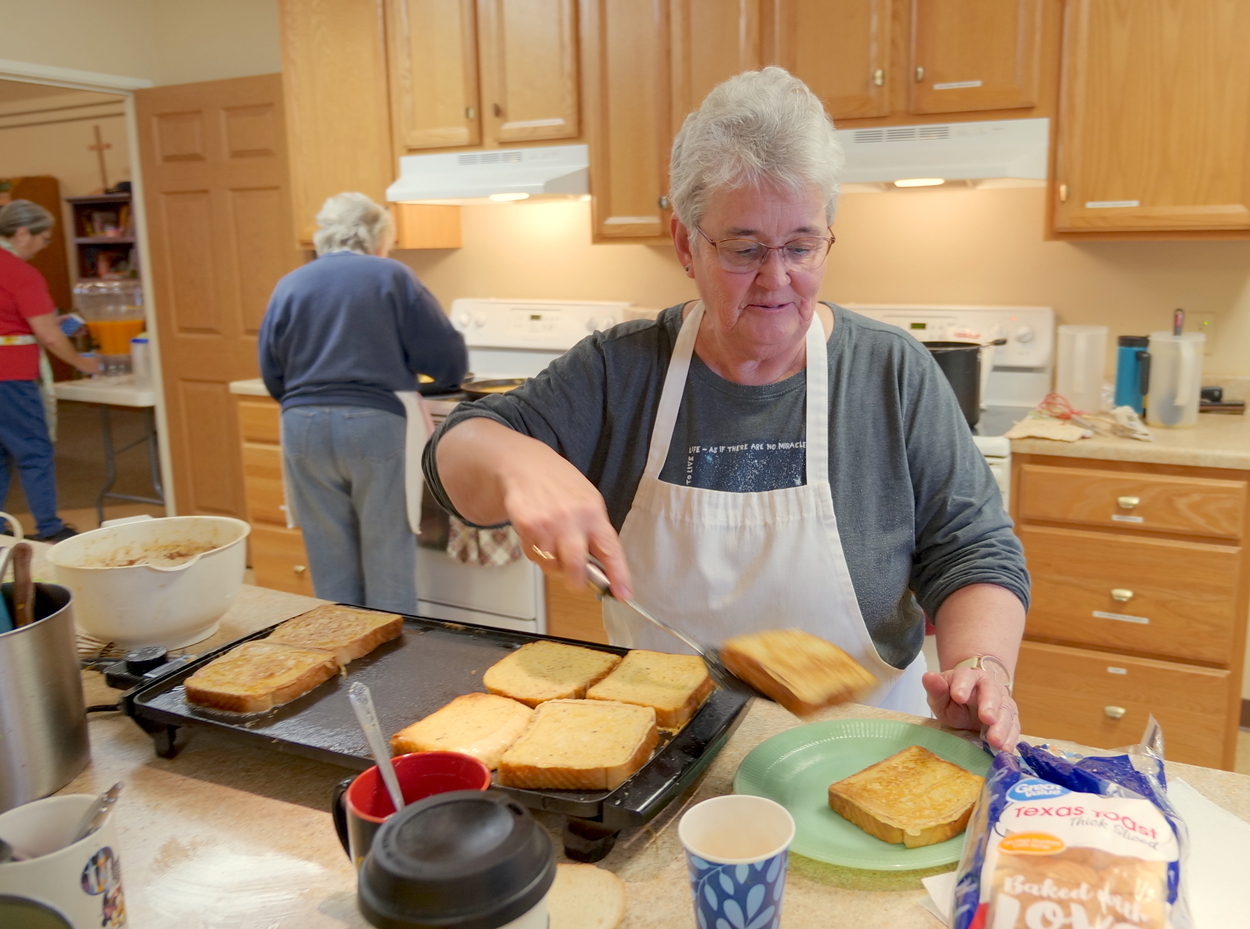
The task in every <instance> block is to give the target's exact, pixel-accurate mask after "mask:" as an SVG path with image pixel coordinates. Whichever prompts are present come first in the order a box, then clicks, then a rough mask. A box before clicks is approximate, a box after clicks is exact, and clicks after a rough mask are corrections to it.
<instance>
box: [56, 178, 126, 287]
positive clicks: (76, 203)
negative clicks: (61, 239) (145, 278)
mask: <svg viewBox="0 0 1250 929" xmlns="http://www.w3.org/2000/svg"><path fill="white" fill-rule="evenodd" d="M65 202H66V203H68V204H69V207H70V211H71V212H72V214H73V218H74V219H73V222H74V226H73V229H72V230H71V231H72V233H73V243H74V254H75V257H76V258H77V267H78V278H79V279H80V280H81V279H84V278H117V277H137V276H138V274H139V264H138V260H137V256H138V252H137V251H136V249H135V227H134V214H133V213H132V211H131V202H130V194H128V193H119V194H96V195H93V196H90V197H66V198H65Z"/></svg>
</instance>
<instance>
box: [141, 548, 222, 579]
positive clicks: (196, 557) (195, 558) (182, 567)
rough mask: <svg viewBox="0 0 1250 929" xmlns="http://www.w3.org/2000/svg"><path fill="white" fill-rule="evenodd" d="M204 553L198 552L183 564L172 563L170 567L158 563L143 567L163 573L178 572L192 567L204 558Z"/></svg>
mask: <svg viewBox="0 0 1250 929" xmlns="http://www.w3.org/2000/svg"><path fill="white" fill-rule="evenodd" d="M214 551H216V549H214ZM204 555H205V553H204V552H197V553H196V554H194V555H192V556H191V557H190V558H188V559H187V560H186V561H184V562H183V563H182V564H175V565H170V566H169V567H163V566H161V565H157V564H145V565H144V566H143V567H145V568H148V569H149V570H152V571H160V572H161V573H162V574H177V573H178V572H179V571H185V570H187V568H189V567H191V565H193V564H195V563H196V562H197V561H199V560H200V559H201V558H203V557H204Z"/></svg>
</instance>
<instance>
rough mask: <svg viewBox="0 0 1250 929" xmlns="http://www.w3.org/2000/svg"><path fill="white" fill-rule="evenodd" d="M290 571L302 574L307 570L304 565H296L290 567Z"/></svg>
mask: <svg viewBox="0 0 1250 929" xmlns="http://www.w3.org/2000/svg"><path fill="white" fill-rule="evenodd" d="M291 570H292V571H294V572H295V573H296V574H303V573H304V572H305V571H307V570H308V568H307V567H306V566H305V565H302V564H297V565H291Z"/></svg>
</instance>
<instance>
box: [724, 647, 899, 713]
mask: <svg viewBox="0 0 1250 929" xmlns="http://www.w3.org/2000/svg"><path fill="white" fill-rule="evenodd" d="M720 658H721V661H722V662H724V664H725V667H726V668H728V669H729V670H730V671H732V672H733V673H734V674H736V675H737V676H738V677H740V678H742V679H743V680H744V681H746V682H747V683H748V684H750V685H751V686H752V687H754V688H755V689H756V690H758V691H760V692H761V693H764V694H766V695H767V696H769V697H771V698H772V699H773V700H776V701H777V702H778V703H780V704H781V705H782V706H784V707H785V708H786V709H787V710H789V711H790V712H791V713H793V714H795V715H796V716H808V715H810V714H812V713H815V712H816V711H817V710H822V709H824V708H825V707H827V706H834V705H836V704H838V703H849V702H851V701H854V700H858V699H860V698H862V697H863V696H865V695H866V694H867V693H868V692H869V691H871V690H872V689H873V688H874V687H875V686H876V685H877V679H876V678H875V677H873V676H872V675H871V674H869V673H868V672H867V671H865V670H864V669H863V668H862V667H860V665H859V663H858V662H857V661H856V660H855V659H854V658H852V657H851V656H850V655H848V654H847V653H846V652H844V651H842V649H840V648H838V647H837V646H836V645H834V644H833V643H832V642H826V641H825V640H824V639H821V638H818V637H817V636H814V635H812V634H811V633H810V632H804V631H802V630H801V629H770V630H767V631H765V632H751V633H748V634H746V635H738V636H734V637H733V638H730V639H726V640H725V641H724V642H722V643H721V647H720Z"/></svg>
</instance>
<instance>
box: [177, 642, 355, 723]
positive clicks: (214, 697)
mask: <svg viewBox="0 0 1250 929" xmlns="http://www.w3.org/2000/svg"><path fill="white" fill-rule="evenodd" d="M338 670H339V663H338V661H336V660H335V658H334V655H333V654H331V653H330V652H327V651H325V650H323V649H320V648H301V647H299V646H297V645H281V644H276V643H272V642H269V641H268V640H265V641H260V642H244V643H243V644H242V645H240V646H239V647H237V648H233V649H231V650H230V651H228V652H226V654H224V655H222V656H221V657H220V658H216V659H214V660H213V661H210V662H209V663H208V664H206V665H205V666H204V667H202V668H200V669H199V670H198V671H196V672H195V673H194V674H192V675H191V676H190V677H188V678H187V679H186V681H185V687H186V694H187V700H189V701H190V702H191V703H197V704H199V705H200V706H210V707H213V708H215V709H218V710H232V711H234V712H236V713H262V712H264V711H265V710H268V709H271V708H272V707H275V706H281V705H282V704H283V703H289V702H290V701H292V700H294V699H295V698H296V697H299V696H302V695H303V694H306V693H308V691H310V690H312V689H313V688H314V687H316V686H317V685H318V684H321V683H324V682H325V681H328V680H329V679H330V678H332V677H334V675H335V674H336V673H337V672H338Z"/></svg>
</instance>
